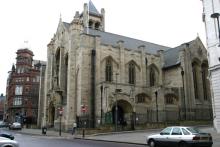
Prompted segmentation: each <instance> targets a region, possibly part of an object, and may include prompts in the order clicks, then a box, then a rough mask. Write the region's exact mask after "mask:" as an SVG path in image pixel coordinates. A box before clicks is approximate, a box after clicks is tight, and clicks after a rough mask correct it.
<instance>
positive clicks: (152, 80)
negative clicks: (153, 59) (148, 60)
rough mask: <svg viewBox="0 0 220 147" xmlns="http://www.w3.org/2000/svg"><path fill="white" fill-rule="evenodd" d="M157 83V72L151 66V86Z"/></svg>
mask: <svg viewBox="0 0 220 147" xmlns="http://www.w3.org/2000/svg"><path fill="white" fill-rule="evenodd" d="M155 85H156V73H155V69H154V68H153V67H151V68H150V86H155Z"/></svg>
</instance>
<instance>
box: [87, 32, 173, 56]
mask: <svg viewBox="0 0 220 147" xmlns="http://www.w3.org/2000/svg"><path fill="white" fill-rule="evenodd" d="M87 32H88V33H89V34H90V35H94V36H97V35H98V36H100V38H101V44H104V45H112V46H117V42H118V41H119V40H122V41H124V47H125V48H127V49H137V48H138V47H139V46H141V45H145V48H146V52H147V53H151V54H156V53H157V51H158V50H167V49H170V47H166V46H162V45H158V44H154V43H150V42H146V41H142V40H137V39H134V38H129V37H125V36H121V35H117V34H112V33H108V32H103V31H99V30H94V29H89V30H88V31H87V28H85V29H84V33H85V34H86V33H87Z"/></svg>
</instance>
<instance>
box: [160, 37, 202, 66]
mask: <svg viewBox="0 0 220 147" xmlns="http://www.w3.org/2000/svg"><path fill="white" fill-rule="evenodd" d="M196 41H199V42H200V43H201V44H202V42H201V40H200V38H199V37H197V38H196V39H194V40H192V41H189V42H186V43H183V44H181V45H180V46H177V47H175V48H171V49H168V50H166V51H164V66H163V68H169V67H173V66H175V65H178V64H180V58H179V52H180V51H181V50H182V49H184V48H185V45H186V44H189V45H190V44H193V43H195V42H196ZM202 45H203V44H202Z"/></svg>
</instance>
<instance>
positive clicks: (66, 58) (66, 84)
mask: <svg viewBox="0 0 220 147" xmlns="http://www.w3.org/2000/svg"><path fill="white" fill-rule="evenodd" d="M64 76H65V93H66V95H65V97H64V99H63V103H64V104H66V103H67V87H68V54H67V56H66V57H65V75H64Z"/></svg>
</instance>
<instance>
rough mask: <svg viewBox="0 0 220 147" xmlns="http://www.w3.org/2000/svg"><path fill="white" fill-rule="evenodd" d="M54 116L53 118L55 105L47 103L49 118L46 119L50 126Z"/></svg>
mask: <svg viewBox="0 0 220 147" xmlns="http://www.w3.org/2000/svg"><path fill="white" fill-rule="evenodd" d="M54 118H55V107H54V105H53V103H50V105H49V119H48V125H49V126H50V127H53V126H54Z"/></svg>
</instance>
